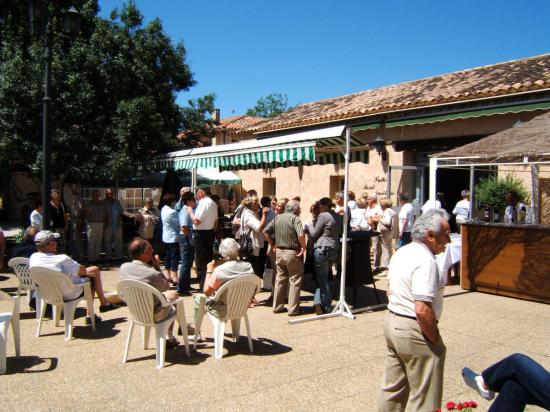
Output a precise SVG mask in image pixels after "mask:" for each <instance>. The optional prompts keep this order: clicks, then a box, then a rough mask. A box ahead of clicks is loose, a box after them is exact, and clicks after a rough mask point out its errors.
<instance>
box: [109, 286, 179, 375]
mask: <svg viewBox="0 0 550 412" xmlns="http://www.w3.org/2000/svg"><path fill="white" fill-rule="evenodd" d="M117 291H118V294H119V296H120V297H121V298H122V299H123V300H124V301H125V302H126V305H128V309H129V310H130V313H131V315H132V318H133V319H132V320H131V322H130V330H129V331H128V339H127V341H126V346H125V348H124V356H123V358H122V362H123V363H126V361H127V360H128V351H129V349H130V342H131V340H132V334H133V332H134V326H135V325H139V326H143V335H142V337H143V348H144V349H148V346H149V332H150V330H151V328H152V327H154V328H155V345H156V366H157V369H160V368H163V367H164V358H165V355H166V334H167V332H168V328H169V327H170V325H171V324H172V323H174V321H175V320H176V318H177V320H178V323H179V325H180V327H181V330H182V335H183V341H184V344H185V352H186V353H187V356H189V340H188V338H187V322H186V320H185V309H184V307H183V299H182V298H179V299H177V300H174V301H168V300H167V299H166V297H165V296H164V295H163V294H162V293H161V292H159V291H158V290H157V289H155V288H154V287H153V286H151V285H148V284H147V283H145V282H142V281H140V280H133V279H127V280H121V281H120V282H119V283H118V286H117ZM154 298H157V299H158V300H159V301H160V303H161V305H162V306H163V307H168V306H172V307H174V305H176V306H177V310H176V312H175V313H173V314H172V315H171V316H168V318H166V319H164V320H162V321H160V322H158V323H155V321H154V305H155V299H154Z"/></svg>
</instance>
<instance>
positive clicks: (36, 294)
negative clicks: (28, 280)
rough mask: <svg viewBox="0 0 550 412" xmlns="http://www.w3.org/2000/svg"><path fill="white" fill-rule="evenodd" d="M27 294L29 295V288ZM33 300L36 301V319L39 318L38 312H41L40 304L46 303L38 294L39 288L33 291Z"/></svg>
mask: <svg viewBox="0 0 550 412" xmlns="http://www.w3.org/2000/svg"><path fill="white" fill-rule="evenodd" d="M29 295H31V290H30V289H29ZM34 301H35V302H36V319H37V320H38V319H39V318H40V314H41V313H42V312H41V311H42V306H43V305H46V303H44V302H42V297H41V296H40V290H38V288H37V289H35V291H34Z"/></svg>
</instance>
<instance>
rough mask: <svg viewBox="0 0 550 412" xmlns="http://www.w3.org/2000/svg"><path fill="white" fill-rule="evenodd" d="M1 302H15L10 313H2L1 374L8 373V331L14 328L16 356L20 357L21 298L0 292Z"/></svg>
mask: <svg viewBox="0 0 550 412" xmlns="http://www.w3.org/2000/svg"><path fill="white" fill-rule="evenodd" d="M0 300H3V301H9V302H13V307H12V309H11V310H10V311H9V312H0V374H4V373H6V346H7V341H8V329H9V327H10V324H11V327H12V330H13V340H14V343H15V356H17V357H19V349H20V342H19V296H15V297H13V296H10V295H8V294H7V293H6V292H4V291H2V290H0Z"/></svg>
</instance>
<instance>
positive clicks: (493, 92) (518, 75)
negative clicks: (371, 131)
mask: <svg viewBox="0 0 550 412" xmlns="http://www.w3.org/2000/svg"><path fill="white" fill-rule="evenodd" d="M545 88H550V53H547V54H543V55H540V56H535V57H530V58H525V59H519V60H513V61H509V62H504V63H498V64H494V65H490V66H483V67H477V68H473V69H468V70H460V71H457V72H453V73H447V74H443V75H439V76H434V77H428V78H425V79H420V80H414V81H410V82H405V83H399V84H394V85H390V86H386V87H381V88H378V89H371V90H366V91H363V92H359V93H353V94H350V95H346V96H340V97H334V98H329V99H324V100H319V101H316V102H312V103H306V104H302V105H300V106H297V107H295V108H294V109H292V110H289V111H288V112H286V113H283V114H281V115H279V116H277V117H274V118H272V119H261V118H260V119H261V121H258V122H257V123H255V124H253V125H250V126H246V127H245V128H242V129H240V130H239V131H237V134H239V133H253V132H261V131H268V130H277V129H282V128H289V127H298V126H306V125H313V124H317V123H323V122H327V121H334V120H343V119H348V118H352V117H356V116H362V115H369V114H376V113H380V112H385V111H388V110H399V109H406V108H414V107H422V106H430V105H437V104H443V103H454V102H460V101H465V100H470V99H481V98H484V97H492V96H501V95H502V96H504V95H507V94H513V93H516V92H519V91H521V92H524V91H536V90H540V89H545Z"/></svg>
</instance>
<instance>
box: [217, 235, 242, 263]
mask: <svg viewBox="0 0 550 412" xmlns="http://www.w3.org/2000/svg"><path fill="white" fill-rule="evenodd" d="M219 250H220V254H221V255H222V257H223V258H224V259H229V260H237V258H238V257H239V250H240V246H239V244H238V243H237V241H236V240H235V239H233V238H231V237H226V238H225V239H223V240H222V241H221V243H220V249H219Z"/></svg>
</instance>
